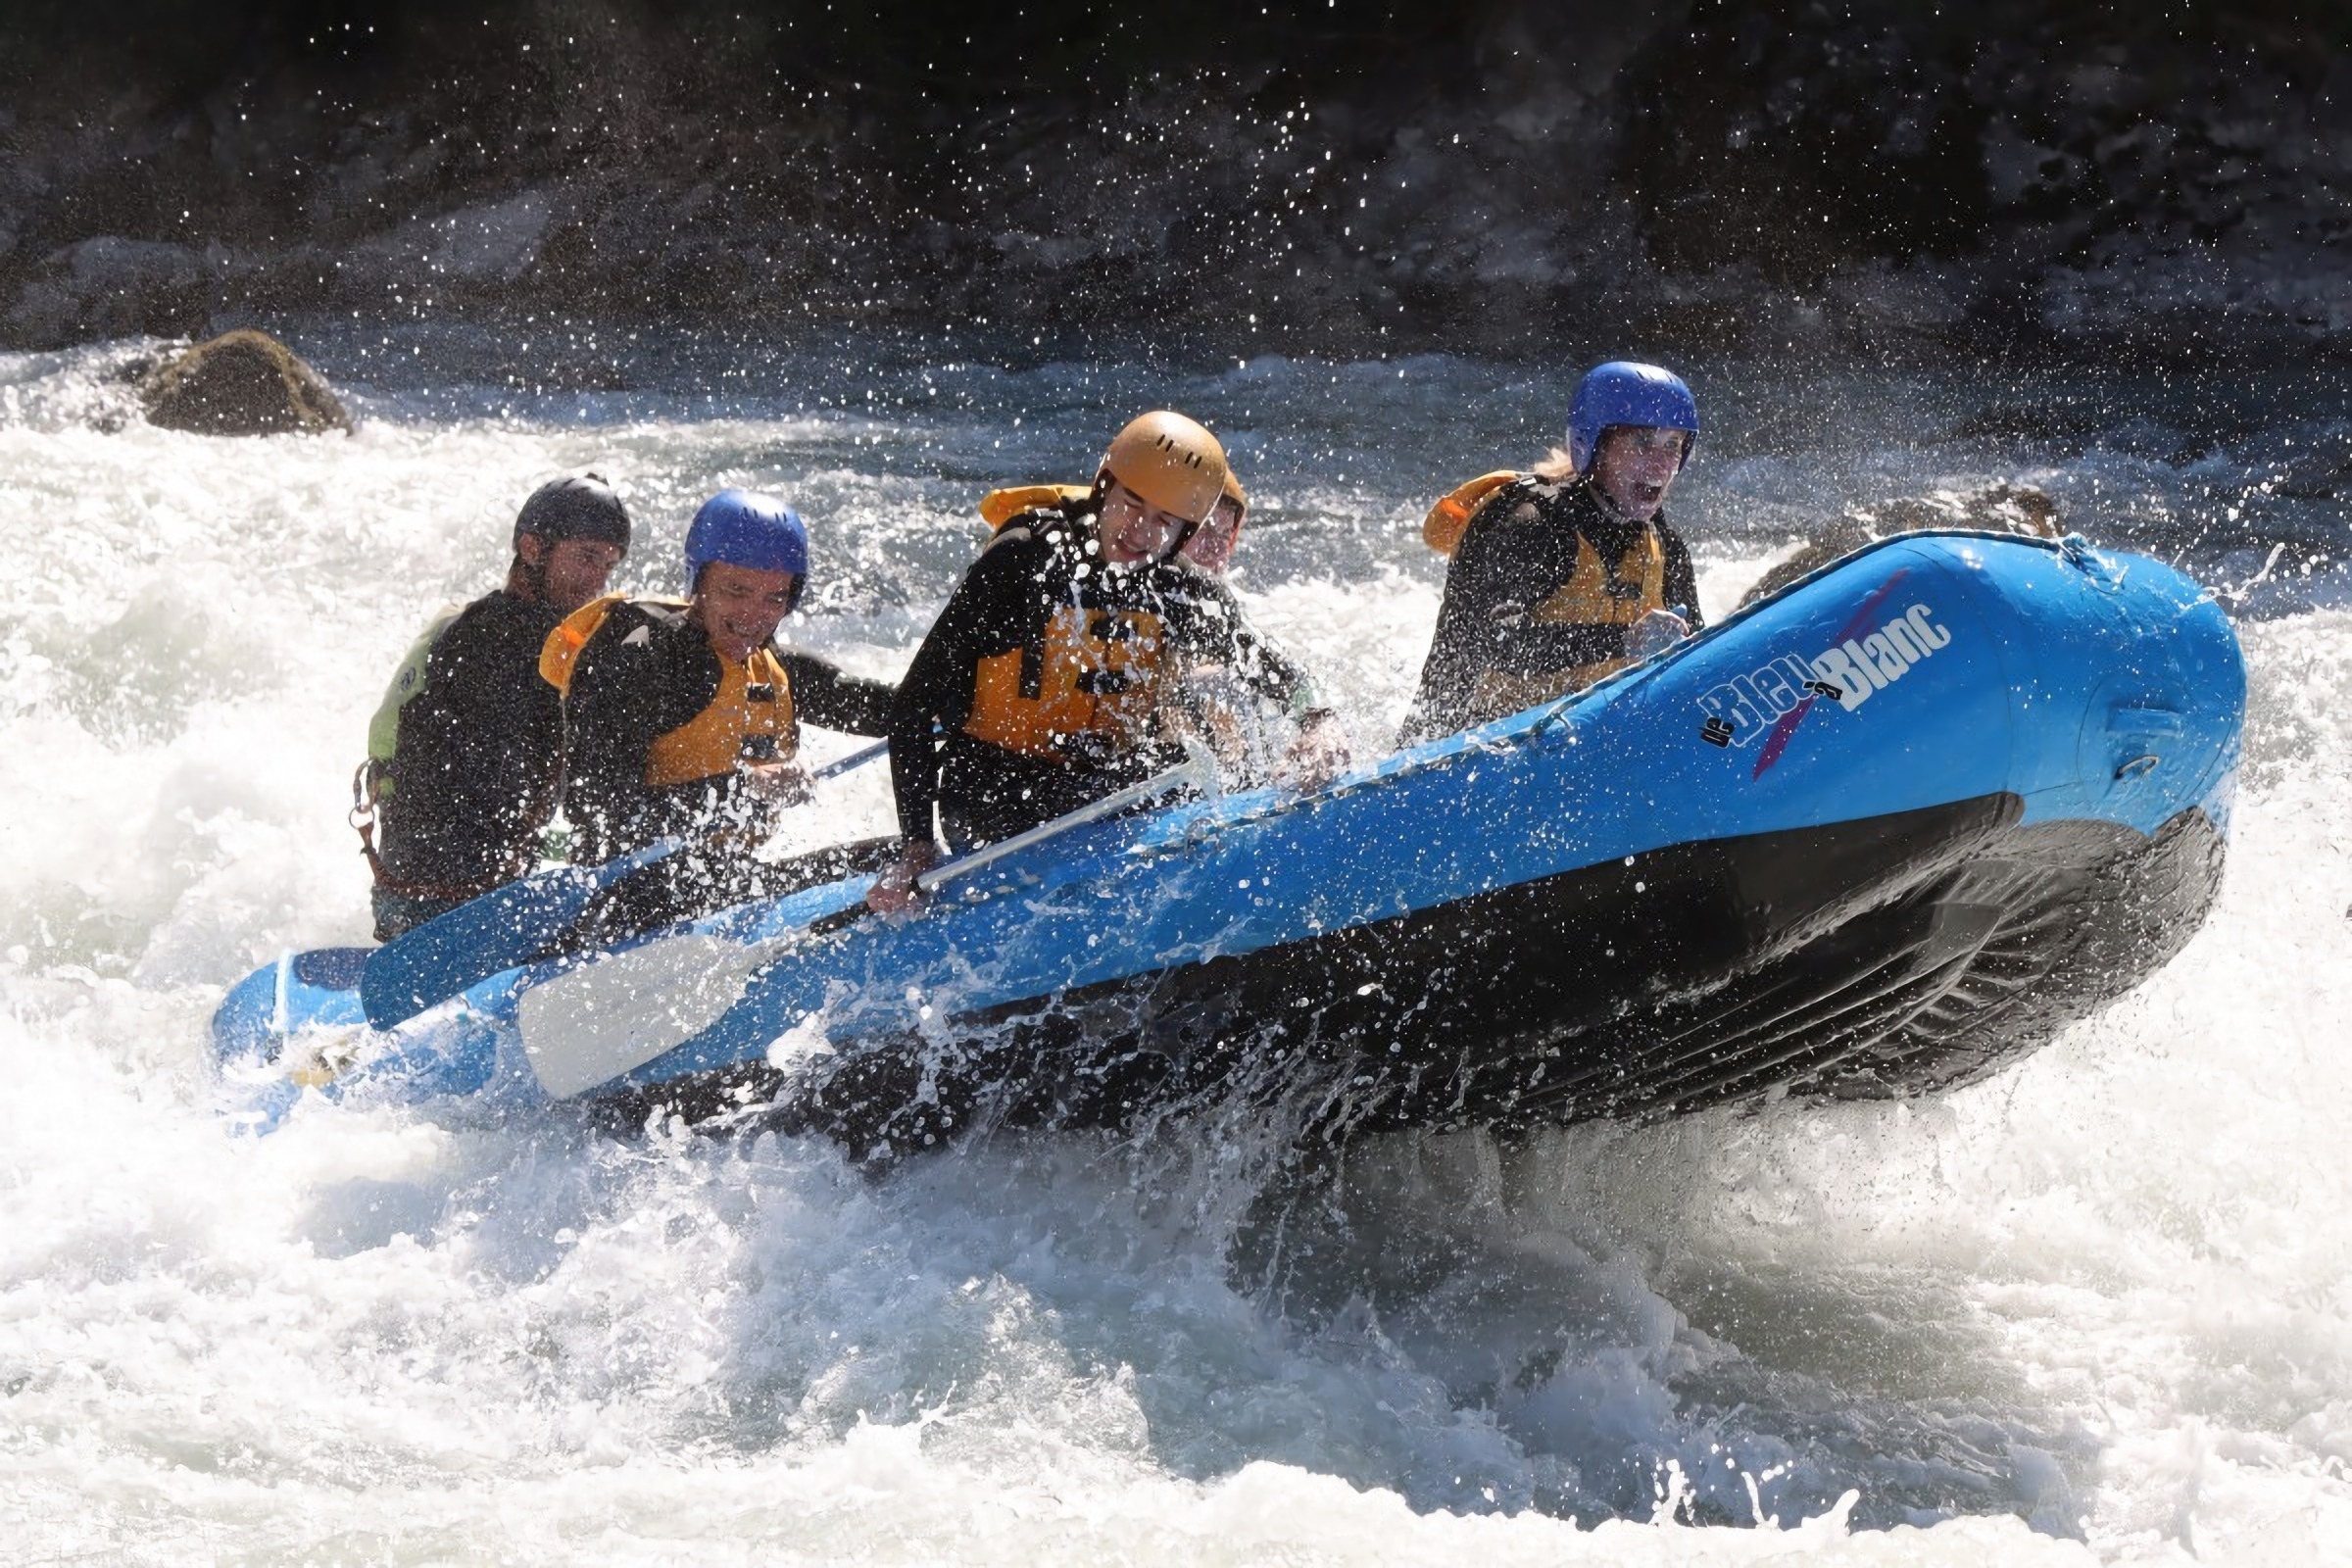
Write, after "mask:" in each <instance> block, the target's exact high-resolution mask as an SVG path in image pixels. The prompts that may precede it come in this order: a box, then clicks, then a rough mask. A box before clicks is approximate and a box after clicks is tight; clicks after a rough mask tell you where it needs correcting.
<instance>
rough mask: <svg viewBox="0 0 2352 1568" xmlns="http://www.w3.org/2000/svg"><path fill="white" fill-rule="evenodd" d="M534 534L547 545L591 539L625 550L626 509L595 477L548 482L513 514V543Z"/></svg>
mask: <svg viewBox="0 0 2352 1568" xmlns="http://www.w3.org/2000/svg"><path fill="white" fill-rule="evenodd" d="M526 533H535V534H537V535H538V536H539V537H540V538H542V539H545V540H547V541H548V542H549V543H551V544H552V543H555V542H556V541H558V540H563V539H595V540H599V541H601V542H603V543H605V544H609V545H618V546H620V549H621V553H622V554H623V555H626V554H627V553H628V549H629V509H628V508H626V507H624V506H622V505H621V504H620V497H618V496H616V495H614V494H613V487H612V486H611V485H608V484H607V483H605V481H604V479H603V478H602V477H601V476H600V475H597V474H593V473H585V474H582V475H580V476H579V477H578V478H576V479H550V480H549V481H548V482H547V483H545V484H543V485H541V486H540V487H539V488H538V489H536V490H534V491H532V492H531V499H530V500H528V501H525V502H524V503H523V504H522V510H521V511H520V512H518V513H516V514H515V544H516V545H520V544H521V543H522V536H523V535H524V534H526Z"/></svg>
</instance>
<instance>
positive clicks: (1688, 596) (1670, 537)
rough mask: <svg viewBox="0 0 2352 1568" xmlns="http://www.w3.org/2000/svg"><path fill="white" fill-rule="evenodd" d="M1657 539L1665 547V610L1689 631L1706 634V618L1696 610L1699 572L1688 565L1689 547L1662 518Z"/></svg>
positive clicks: (1689, 562)
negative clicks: (1676, 614) (1688, 626)
mask: <svg viewBox="0 0 2352 1568" xmlns="http://www.w3.org/2000/svg"><path fill="white" fill-rule="evenodd" d="M1658 537H1659V538H1660V539H1662V540H1663V541H1664V542H1665V545H1666V608H1667V609H1669V610H1674V611H1679V612H1681V613H1682V617H1683V618H1684V619H1685V620H1687V621H1689V622H1690V623H1691V630H1692V631H1694V632H1696V631H1704V630H1706V626H1707V617H1706V616H1705V615H1703V614H1701V613H1699V609H1698V570H1697V568H1696V567H1695V566H1693V565H1692V564H1691V547H1690V546H1689V545H1687V544H1685V543H1683V536H1682V535H1681V534H1679V533H1677V532H1675V531H1674V529H1673V528H1671V527H1669V526H1667V523H1666V521H1665V519H1664V518H1662V517H1661V518H1660V519H1659V520H1658Z"/></svg>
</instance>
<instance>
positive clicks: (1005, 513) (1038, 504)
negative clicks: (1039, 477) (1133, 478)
mask: <svg viewBox="0 0 2352 1568" xmlns="http://www.w3.org/2000/svg"><path fill="white" fill-rule="evenodd" d="M1094 493H1095V489H1094V486H1092V485H1085V484H1016V485H1007V486H1005V488H1004V489H1002V490H991V491H990V492H989V493H988V494H986V495H984V496H982V497H981V498H980V520H981V521H983V522H985V523H987V524H988V527H989V531H990V532H991V533H994V532H995V531H996V530H997V529H999V528H1002V527H1004V526H1005V524H1006V523H1008V522H1010V521H1011V520H1012V519H1013V518H1015V517H1017V516H1019V515H1021V514H1022V513H1024V512H1048V511H1054V510H1057V509H1059V508H1063V507H1074V506H1076V505H1077V504H1078V503H1079V502H1081V501H1084V500H1085V499H1086V498H1087V497H1089V496H1091V495H1093V494H1094Z"/></svg>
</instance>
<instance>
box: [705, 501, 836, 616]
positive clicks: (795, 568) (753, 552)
mask: <svg viewBox="0 0 2352 1568" xmlns="http://www.w3.org/2000/svg"><path fill="white" fill-rule="evenodd" d="M714 561H719V562H724V563H726V564H728V565H730V566H748V567H750V568H751V569H752V570H754V571H789V572H791V573H792V574H793V575H794V576H795V577H798V578H800V579H801V580H802V582H804V583H805V582H807V581H808V579H809V529H808V526H807V524H805V523H803V522H802V521H801V515H800V514H799V513H797V512H795V511H793V510H792V509H791V508H790V507H788V506H786V505H785V504H784V503H783V502H781V501H778V500H777V499H776V498H775V497H774V496H768V495H761V494H760V492H759V491H757V490H721V491H720V492H719V493H718V494H716V495H714V496H712V497H711V499H710V500H708V501H706V502H704V503H703V507H702V510H701V511H700V512H697V513H696V514H695V515H694V522H693V524H692V525H691V526H690V527H688V528H687V530H686V589H687V592H689V593H691V592H693V591H694V585H695V583H696V582H697V581H698V580H699V579H700V578H701V577H702V575H703V568H704V567H705V566H708V565H709V564H711V563H712V562H714ZM794 597H795V598H796V599H797V598H798V597H799V596H798V595H797V594H796V595H795V596H794Z"/></svg>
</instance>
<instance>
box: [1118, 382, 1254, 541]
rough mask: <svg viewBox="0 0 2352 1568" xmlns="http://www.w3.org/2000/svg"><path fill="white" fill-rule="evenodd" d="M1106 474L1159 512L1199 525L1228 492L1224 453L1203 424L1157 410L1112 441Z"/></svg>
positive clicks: (1163, 410) (1136, 421)
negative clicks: (1226, 488)
mask: <svg viewBox="0 0 2352 1568" xmlns="http://www.w3.org/2000/svg"><path fill="white" fill-rule="evenodd" d="M1103 473H1104V474H1106V475H1108V476H1109V477H1110V478H1113V479H1116V480H1118V482H1119V483H1121V484H1123V485H1125V486H1126V487H1127V488H1128V489H1130V490H1132V491H1134V492H1135V493H1136V494H1137V495H1139V496H1142V497H1143V498H1144V499H1145V500H1146V501H1148V502H1150V503H1151V504H1152V505H1153V506H1155V507H1157V508H1159V510H1160V511H1162V512H1165V513H1169V514H1171V515H1175V516H1178V517H1182V518H1183V519H1184V520H1185V521H1187V522H1190V523H1194V524H1199V523H1201V522H1204V521H1206V520H1207V518H1208V515H1209V513H1210V512H1211V511H1213V510H1214V509H1215V507H1216V504H1217V498H1218V497H1219V496H1221V495H1223V494H1224V493H1225V449H1224V448H1223V447H1221V446H1219V445H1218V444H1217V438H1216V437H1215V436H1213V435H1210V434H1209V433H1208V431H1207V430H1206V429H1205V428H1204V427H1203V426H1202V425H1201V424H1200V423H1199V421H1197V420H1193V419H1188V418H1186V417H1184V416H1183V415H1181V414H1171V413H1169V412H1168V411H1167V410H1165V409H1158V410H1154V411H1153V412H1152V413H1150V414H1147V415H1145V416H1144V417H1142V418H1140V419H1137V420H1135V421H1134V422H1133V423H1131V424H1129V425H1128V426H1127V428H1126V429H1124V430H1121V431H1120V432H1119V433H1118V434H1117V435H1115V436H1112V437H1111V438H1110V450H1109V451H1107V452H1105V453H1103Z"/></svg>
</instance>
